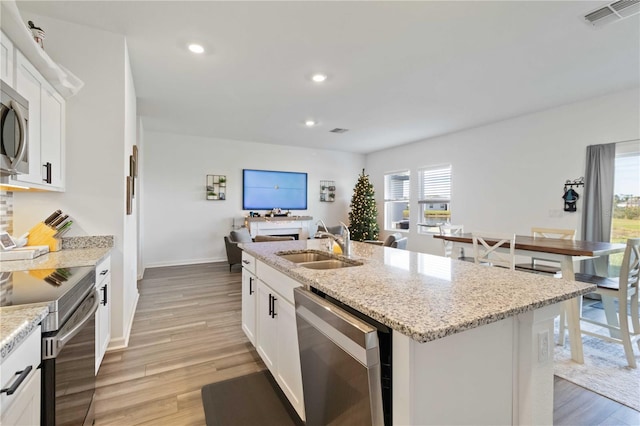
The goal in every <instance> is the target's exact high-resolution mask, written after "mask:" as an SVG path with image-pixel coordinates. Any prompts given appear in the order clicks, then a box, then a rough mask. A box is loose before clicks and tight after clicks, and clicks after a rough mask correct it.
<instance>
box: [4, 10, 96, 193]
mask: <svg viewBox="0 0 640 426" xmlns="http://www.w3.org/2000/svg"><path fill="white" fill-rule="evenodd" d="M0 8H1V15H2V32H1V33H0V55H1V61H0V77H1V78H2V81H3V83H4V84H8V85H9V86H11V87H12V88H14V89H15V90H16V91H17V92H18V93H19V94H20V95H22V96H23V97H24V98H26V99H27V101H28V102H29V118H28V119H29V123H28V137H29V147H28V149H29V151H28V156H29V173H28V174H23V175H18V176H14V177H11V178H10V179H9V183H10V184H13V185H18V186H26V187H29V188H33V189H37V190H48V191H64V189H65V164H64V161H65V118H66V117H65V98H68V97H69V96H73V95H75V94H76V93H78V91H79V90H80V89H81V88H82V86H83V85H84V83H83V82H82V81H81V80H80V79H78V78H77V77H76V76H75V75H73V74H72V73H71V72H70V71H69V70H67V69H66V68H64V67H63V66H60V65H58V64H57V63H56V62H54V61H53V59H52V58H51V57H50V56H49V55H48V54H47V52H45V51H44V50H43V49H42V48H41V47H40V46H39V45H38V44H37V43H36V42H35V41H34V40H33V36H32V34H31V31H30V30H29V29H27V27H26V25H25V22H26V21H25V20H23V19H22V17H21V16H20V11H19V9H18V7H17V4H16V2H14V1H3V2H0Z"/></svg>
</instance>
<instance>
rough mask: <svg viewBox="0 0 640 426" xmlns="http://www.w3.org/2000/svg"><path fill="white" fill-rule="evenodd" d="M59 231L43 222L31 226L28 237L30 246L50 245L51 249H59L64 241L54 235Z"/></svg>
mask: <svg viewBox="0 0 640 426" xmlns="http://www.w3.org/2000/svg"><path fill="white" fill-rule="evenodd" d="M57 232H58V231H57V230H56V229H54V228H52V227H50V226H48V225H45V224H44V223H43V222H40V223H38V224H37V225H36V226H34V227H33V228H31V230H30V231H29V236H28V237H27V245H28V246H49V251H50V252H52V251H59V250H60V249H61V248H62V242H61V241H60V240H59V239H58V238H55V237H54V235H55V234H56V233H57Z"/></svg>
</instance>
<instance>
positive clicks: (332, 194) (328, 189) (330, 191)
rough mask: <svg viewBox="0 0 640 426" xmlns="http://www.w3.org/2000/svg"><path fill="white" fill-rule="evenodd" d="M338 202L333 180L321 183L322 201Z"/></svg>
mask: <svg viewBox="0 0 640 426" xmlns="http://www.w3.org/2000/svg"><path fill="white" fill-rule="evenodd" d="M335 200H336V183H335V181H332V180H321V181H320V201H326V202H333V201H335Z"/></svg>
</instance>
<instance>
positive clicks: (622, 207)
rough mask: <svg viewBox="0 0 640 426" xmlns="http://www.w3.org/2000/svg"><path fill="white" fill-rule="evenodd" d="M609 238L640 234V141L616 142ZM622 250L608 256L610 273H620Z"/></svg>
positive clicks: (616, 240) (622, 240)
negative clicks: (611, 218)
mask: <svg viewBox="0 0 640 426" xmlns="http://www.w3.org/2000/svg"><path fill="white" fill-rule="evenodd" d="M614 174H615V177H614V184H613V185H614V187H613V193H614V202H613V220H612V224H611V242H612V243H622V244H626V243H627V238H639V237H640V183H639V182H640V141H632V142H625V143H617V144H616V160H615V171H614ZM623 255H624V254H623V253H617V254H614V255H611V256H610V257H609V276H615V277H617V276H619V275H620V265H621V264H622V257H623Z"/></svg>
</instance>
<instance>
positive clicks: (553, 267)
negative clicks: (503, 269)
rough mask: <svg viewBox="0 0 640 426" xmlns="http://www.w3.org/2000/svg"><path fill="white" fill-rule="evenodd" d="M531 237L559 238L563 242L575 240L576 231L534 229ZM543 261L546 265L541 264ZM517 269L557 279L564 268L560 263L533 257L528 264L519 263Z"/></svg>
mask: <svg viewBox="0 0 640 426" xmlns="http://www.w3.org/2000/svg"><path fill="white" fill-rule="evenodd" d="M531 236H532V237H533V238H557V239H561V240H575V239H576V230H575V229H556V228H537V227H533V228H531ZM541 261H543V262H545V263H540V262H541ZM549 263H551V264H549ZM516 269H517V270H519V271H525V272H533V273H539V274H551V275H554V276H556V277H557V278H561V277H562V268H561V265H560V262H557V261H553V260H548V259H544V258H540V257H532V258H531V261H530V262H528V263H518V264H516Z"/></svg>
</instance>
